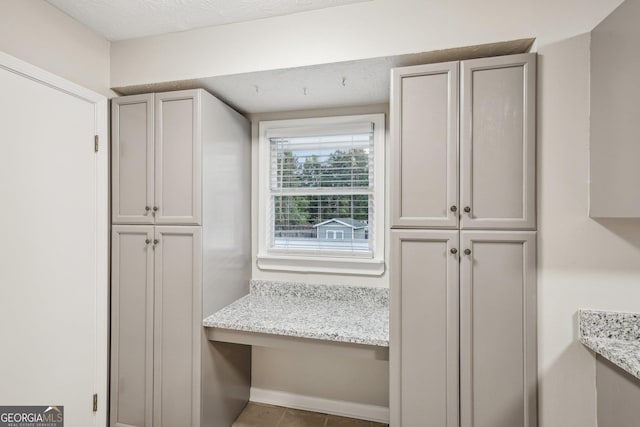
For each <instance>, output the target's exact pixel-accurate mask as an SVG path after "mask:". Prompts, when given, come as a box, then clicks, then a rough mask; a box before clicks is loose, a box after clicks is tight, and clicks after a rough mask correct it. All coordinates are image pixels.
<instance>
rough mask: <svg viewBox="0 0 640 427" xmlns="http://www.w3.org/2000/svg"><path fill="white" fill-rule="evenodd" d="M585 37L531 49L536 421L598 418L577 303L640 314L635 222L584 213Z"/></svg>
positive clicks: (574, 425)
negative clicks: (534, 59) (534, 69)
mask: <svg viewBox="0 0 640 427" xmlns="http://www.w3.org/2000/svg"><path fill="white" fill-rule="evenodd" d="M633 1H635V0H633ZM638 19H640V17H638ZM636 22H637V20H636ZM589 42H590V37H589V34H585V35H582V36H579V37H575V38H572V39H569V40H565V41H560V42H557V43H553V44H549V45H547V46H545V47H543V48H541V49H540V50H539V52H538V53H539V57H538V58H539V59H538V64H539V66H538V70H539V74H538V114H539V115H538V205H539V207H538V219H539V223H538V230H539V231H538V295H539V301H538V313H539V314H538V316H539V321H538V324H539V343H538V345H539V349H538V354H539V375H540V379H541V382H540V408H539V409H540V426H541V427H595V425H596V421H595V410H596V408H595V397H596V396H595V377H594V375H595V360H594V357H593V355H592V354H590V352H589V351H588V350H587V349H586V348H584V347H583V346H582V345H581V344H579V343H578V342H577V340H576V336H577V323H576V322H577V318H576V312H577V310H578V309H579V308H590V309H598V310H617V311H634V312H640V220H638V219H634V220H621V219H618V220H599V221H596V220H593V219H591V218H589V217H588V203H587V200H588V190H589V189H588V181H587V180H588V167H589V160H588V154H589V153H588V149H589Z"/></svg>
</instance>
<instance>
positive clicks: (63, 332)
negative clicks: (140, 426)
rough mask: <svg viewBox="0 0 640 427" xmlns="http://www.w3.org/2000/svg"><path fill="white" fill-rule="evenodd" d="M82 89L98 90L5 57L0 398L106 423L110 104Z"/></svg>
mask: <svg viewBox="0 0 640 427" xmlns="http://www.w3.org/2000/svg"><path fill="white" fill-rule="evenodd" d="M7 63H12V64H14V65H15V64H17V65H18V68H23V69H25V68H26V69H27V70H28V71H27V74H28V75H24V74H21V73H19V72H17V71H16V69H15V67H12V66H8V65H7ZM23 72H24V71H23ZM31 72H33V73H34V74H35V75H36V76H34V75H33V74H32V73H31ZM40 78H43V79H45V80H48V81H47V82H46V83H45V82H43V81H42V80H38V79H40ZM52 82H53V83H52ZM58 83H59V84H60V85H61V86H65V87H64V88H63V89H64V90H61V88H60V86H59V85H58ZM76 90H77V91H79V92H84V94H85V95H86V94H89V95H90V96H94V97H96V98H95V99H97V100H99V99H100V98H101V97H99V96H98V95H96V94H93V93H91V92H89V91H84V90H83V89H82V88H79V87H76V86H75V85H73V84H71V83H68V82H66V81H64V80H62V79H57V78H56V77H55V76H52V75H50V74H48V73H46V72H43V71H42V70H39V69H37V68H35V67H31V66H28V65H26V64H24V63H21V62H20V61H17V60H15V58H11V57H9V56H6V55H3V54H1V53H0V94H2V95H1V96H0V147H1V153H2V154H1V155H0V200H1V202H0V206H1V207H0V229H1V230H2V236H1V239H0V342H2V343H3V344H2V352H0V378H2V381H0V403H1V404H2V405H63V406H64V416H65V426H68V427H84V426H95V425H102V426H104V425H105V423H104V421H105V419H106V418H105V416H104V406H105V405H106V400H105V399H104V397H106V374H107V370H106V340H107V336H106V331H107V329H106V310H107V300H106V295H107V285H106V280H107V275H106V262H107V258H106V255H105V253H106V249H107V244H106V237H107V236H106V230H107V228H106V214H105V211H106V203H105V200H104V197H105V196H106V180H105V177H106V155H105V153H100V154H96V153H95V152H94V145H93V141H94V135H95V134H97V133H99V132H102V130H98V129H97V128H96V124H97V123H100V127H101V128H102V126H103V124H102V120H104V125H106V115H105V114H104V111H103V110H104V107H105V106H106V103H105V102H104V101H95V100H93V101H92V100H90V99H86V98H82V97H80V96H76V95H72V94H71V93H73V92H74V91H76ZM70 92H71V93H70ZM97 102H100V103H101V104H100V106H98V104H97ZM103 140H104V142H105V143H104V144H103V145H104V148H103V151H106V138H103ZM94 393H98V397H99V404H100V411H99V412H96V413H94V411H93V408H92V396H93V394H94Z"/></svg>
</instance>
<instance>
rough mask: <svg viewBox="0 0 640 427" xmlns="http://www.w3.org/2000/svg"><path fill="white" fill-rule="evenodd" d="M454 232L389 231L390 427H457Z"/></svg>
mask: <svg viewBox="0 0 640 427" xmlns="http://www.w3.org/2000/svg"><path fill="white" fill-rule="evenodd" d="M458 234H459V233H458V232H457V231H448V230H446V231H445V230H435V231H417V230H406V231H405V230H394V231H392V232H391V236H392V245H393V247H392V251H391V254H392V260H391V311H390V321H391V323H390V334H389V338H390V359H389V363H390V372H391V382H390V411H391V425H392V426H394V427H400V426H404V427H412V426H421V427H458V274H459V263H458V254H457V248H458ZM454 252H455V253H454Z"/></svg>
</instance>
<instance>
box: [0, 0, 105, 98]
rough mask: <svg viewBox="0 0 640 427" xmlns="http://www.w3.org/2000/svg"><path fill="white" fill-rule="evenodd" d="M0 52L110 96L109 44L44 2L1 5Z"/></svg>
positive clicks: (8, 0) (17, 0)
mask: <svg viewBox="0 0 640 427" xmlns="http://www.w3.org/2000/svg"><path fill="white" fill-rule="evenodd" d="M0 51H3V52H5V53H8V54H9V55H12V56H15V57H16V58H19V59H22V60H23V61H26V62H29V63H31V64H33V65H36V66H38V67H40V68H43V69H45V70H47V71H49V72H52V73H54V74H56V75H58V76H60V77H64V78H65V79H67V80H70V81H72V82H74V83H77V84H79V85H81V86H84V87H86V88H89V89H92V90H94V91H96V92H98V93H101V94H103V95H109V93H110V91H109V87H110V84H109V83H110V82H109V61H110V43H109V42H108V41H107V40H106V39H104V38H103V37H102V36H100V35H98V34H96V33H94V32H92V31H91V30H90V29H88V28H87V27H85V26H84V25H82V24H80V23H79V22H77V21H75V20H74V19H72V18H70V17H69V16H67V15H65V14H64V13H62V12H60V11H59V10H58V9H56V8H55V7H53V6H51V5H50V4H49V3H47V2H45V1H44V0H1V1H0Z"/></svg>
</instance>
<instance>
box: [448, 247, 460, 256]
mask: <svg viewBox="0 0 640 427" xmlns="http://www.w3.org/2000/svg"><path fill="white" fill-rule="evenodd" d="M449 252H451V253H452V254H454V255H455V254H457V253H458V250H457V249H456V248H451V250H450V251H449Z"/></svg>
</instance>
